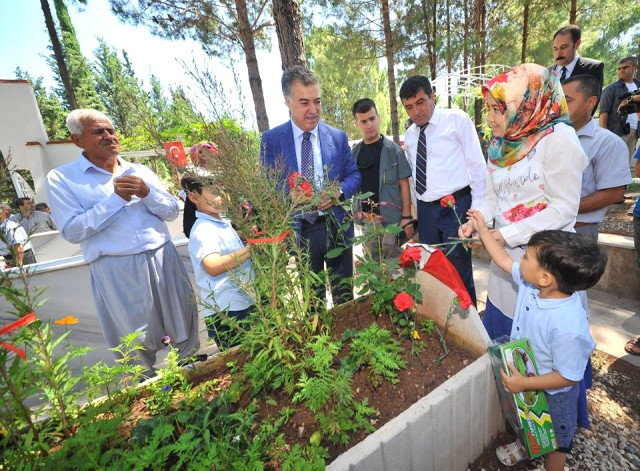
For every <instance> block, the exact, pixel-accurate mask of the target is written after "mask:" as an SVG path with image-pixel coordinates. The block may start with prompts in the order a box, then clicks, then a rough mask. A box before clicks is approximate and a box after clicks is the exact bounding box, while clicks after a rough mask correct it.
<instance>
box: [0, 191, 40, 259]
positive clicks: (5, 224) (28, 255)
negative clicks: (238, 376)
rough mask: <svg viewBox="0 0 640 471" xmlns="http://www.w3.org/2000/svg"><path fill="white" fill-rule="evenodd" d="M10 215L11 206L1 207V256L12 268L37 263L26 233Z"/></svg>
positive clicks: (3, 205) (4, 205)
mask: <svg viewBox="0 0 640 471" xmlns="http://www.w3.org/2000/svg"><path fill="white" fill-rule="evenodd" d="M10 214H11V209H10V208H9V206H7V205H6V204H2V205H0V255H2V256H3V257H4V260H5V261H6V262H7V263H8V264H9V265H11V266H18V267H19V266H22V265H29V264H31V263H36V256H35V254H34V253H33V249H32V247H31V242H29V237H28V236H27V233H26V231H25V230H24V228H23V227H22V226H21V225H20V224H18V223H17V222H15V221H12V220H11V219H10V218H9V215H10ZM11 247H13V250H12V249H11Z"/></svg>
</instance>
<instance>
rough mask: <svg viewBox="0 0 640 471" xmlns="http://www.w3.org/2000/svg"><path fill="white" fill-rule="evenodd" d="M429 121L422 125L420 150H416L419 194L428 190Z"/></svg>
mask: <svg viewBox="0 0 640 471" xmlns="http://www.w3.org/2000/svg"><path fill="white" fill-rule="evenodd" d="M427 126H429V123H427V124H425V125H424V126H420V137H419V138H418V150H417V151H416V193H417V194H418V196H420V195H422V193H424V192H425V191H427V137H426V136H425V129H426V128H427Z"/></svg>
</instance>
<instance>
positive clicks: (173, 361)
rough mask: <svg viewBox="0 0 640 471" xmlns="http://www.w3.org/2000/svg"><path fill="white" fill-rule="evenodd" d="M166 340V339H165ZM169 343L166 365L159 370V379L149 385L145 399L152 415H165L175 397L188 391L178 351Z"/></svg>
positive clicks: (188, 387) (188, 386)
mask: <svg viewBox="0 0 640 471" xmlns="http://www.w3.org/2000/svg"><path fill="white" fill-rule="evenodd" d="M167 338H168V337H167ZM167 343H169V353H168V355H167V360H166V365H165V367H164V368H163V369H162V370H160V373H159V377H158V378H157V379H156V380H154V381H153V382H151V384H149V388H148V389H149V391H151V396H149V397H148V398H147V399H146V401H145V402H146V403H147V407H148V408H149V411H150V412H151V413H152V414H154V415H162V414H165V413H166V412H167V411H168V410H169V408H170V407H171V405H172V404H173V402H174V401H175V399H176V396H180V397H182V396H184V395H185V394H186V393H187V392H188V390H189V389H190V385H189V383H188V381H187V379H186V378H185V376H184V374H183V372H182V368H181V366H180V362H179V357H178V350H177V349H175V348H174V347H173V346H172V345H171V344H170V340H169V341H168V342H167Z"/></svg>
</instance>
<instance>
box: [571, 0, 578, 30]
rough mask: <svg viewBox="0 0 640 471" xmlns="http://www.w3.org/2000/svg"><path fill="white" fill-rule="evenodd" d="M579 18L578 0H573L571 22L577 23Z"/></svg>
mask: <svg viewBox="0 0 640 471" xmlns="http://www.w3.org/2000/svg"><path fill="white" fill-rule="evenodd" d="M577 19H578V0H571V10H569V24H570V25H575V24H576V20H577Z"/></svg>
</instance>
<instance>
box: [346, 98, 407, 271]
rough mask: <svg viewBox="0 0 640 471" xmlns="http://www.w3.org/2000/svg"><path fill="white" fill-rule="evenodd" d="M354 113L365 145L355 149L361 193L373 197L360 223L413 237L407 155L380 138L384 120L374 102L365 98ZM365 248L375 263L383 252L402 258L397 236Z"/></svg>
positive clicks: (357, 217)
mask: <svg viewBox="0 0 640 471" xmlns="http://www.w3.org/2000/svg"><path fill="white" fill-rule="evenodd" d="M352 113H353V117H354V119H355V121H356V126H357V127H358V129H359V130H360V134H361V135H362V141H361V142H359V143H358V144H356V145H355V146H354V147H353V149H352V152H353V157H354V158H355V160H356V164H357V165H358V170H360V174H361V176H362V183H361V185H360V192H361V193H367V192H371V193H373V195H372V196H371V197H370V198H369V200H370V201H371V202H370V203H369V202H368V201H363V202H362V213H359V214H357V215H356V220H360V221H361V222H362V223H363V227H364V230H366V228H367V227H372V226H373V225H375V224H376V223H381V224H382V225H384V226H386V225H390V224H399V225H400V226H401V227H404V231H405V235H406V236H407V237H411V236H413V225H412V224H410V222H411V221H412V219H413V217H412V216H411V190H410V187H409V177H410V176H411V167H410V166H409V163H408V162H407V159H406V157H405V155H404V151H403V150H402V148H401V147H400V146H399V145H397V144H395V143H394V142H393V141H391V140H390V139H387V138H386V137H384V136H383V135H381V134H380V116H379V115H378V110H377V108H376V105H375V103H374V102H373V101H372V100H370V99H369V98H363V99H361V100H358V101H356V102H355V104H354V105H353V108H352ZM364 248H365V251H366V252H367V253H369V255H371V256H372V257H373V258H374V259H378V258H379V255H380V252H379V250H380V249H381V250H382V256H384V257H397V256H399V255H400V249H399V247H398V245H397V243H396V237H395V235H393V234H385V235H384V236H383V237H382V238H380V240H375V239H374V240H370V241H368V243H367V244H365V247H364Z"/></svg>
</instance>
